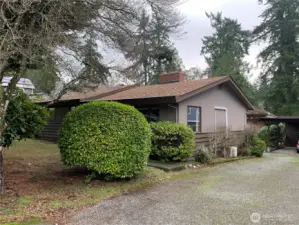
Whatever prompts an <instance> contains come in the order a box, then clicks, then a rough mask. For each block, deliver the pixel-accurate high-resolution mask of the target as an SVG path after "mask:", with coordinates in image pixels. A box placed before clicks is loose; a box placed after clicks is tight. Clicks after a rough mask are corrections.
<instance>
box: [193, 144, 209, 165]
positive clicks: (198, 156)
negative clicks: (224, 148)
mask: <svg viewBox="0 0 299 225" xmlns="http://www.w3.org/2000/svg"><path fill="white" fill-rule="evenodd" d="M194 158H195V161H196V162H199V163H201V164H205V163H208V162H210V161H211V160H212V159H213V153H212V151H210V150H209V149H208V148H207V147H205V146H201V147H199V148H198V149H196V150H195V152H194Z"/></svg>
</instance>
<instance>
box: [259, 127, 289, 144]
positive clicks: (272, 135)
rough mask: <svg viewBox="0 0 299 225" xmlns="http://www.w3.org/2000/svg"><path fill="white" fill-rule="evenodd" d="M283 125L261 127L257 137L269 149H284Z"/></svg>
mask: <svg viewBox="0 0 299 225" xmlns="http://www.w3.org/2000/svg"><path fill="white" fill-rule="evenodd" d="M285 129H286V128H285V124H283V123H280V124H278V125H271V126H270V127H267V126H265V127H263V128H262V129H261V130H260V132H259V134H258V137H259V138H260V139H262V140H263V141H265V142H266V144H267V145H268V146H269V147H272V148H274V149H279V148H283V147H284V142H285V139H286V132H285Z"/></svg>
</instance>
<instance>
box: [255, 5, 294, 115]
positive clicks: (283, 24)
mask: <svg viewBox="0 0 299 225" xmlns="http://www.w3.org/2000/svg"><path fill="white" fill-rule="evenodd" d="M260 2H261V3H262V4H264V7H265V10H264V12H263V13H262V15H261V18H262V20H263V21H262V23H261V24H260V25H259V26H257V27H256V28H255V30H254V32H253V34H254V36H255V39H256V40H257V41H265V43H266V44H267V46H266V47H265V48H264V49H263V50H262V51H261V53H260V55H259V58H260V60H261V62H262V63H263V66H264V69H263V73H262V75H261V87H260V89H262V90H263V96H264V106H265V108H266V109H267V110H269V111H270V112H271V113H274V114H277V115H288V116H291V115H298V113H299V107H298V103H299V101H298V99H299V91H298V90H299V89H298V80H299V71H298V65H299V57H298V55H299V39H298V37H299V22H298V21H299V1H298V0H284V1H281V0H266V1H262V0H260Z"/></svg>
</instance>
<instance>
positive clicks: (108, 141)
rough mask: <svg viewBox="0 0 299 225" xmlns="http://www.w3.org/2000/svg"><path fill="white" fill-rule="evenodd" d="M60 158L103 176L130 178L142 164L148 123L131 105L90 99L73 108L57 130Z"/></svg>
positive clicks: (148, 136)
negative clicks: (90, 100)
mask: <svg viewBox="0 0 299 225" xmlns="http://www.w3.org/2000/svg"><path fill="white" fill-rule="evenodd" d="M59 136H60V141H59V148H60V152H61V157H62V161H63V162H64V164H66V165H69V166H86V167H87V168H88V169H89V170H90V171H92V172H97V173H98V174H101V175H104V176H106V177H107V178H130V177H133V176H134V175H135V174H137V173H139V172H140V171H142V170H143V169H144V167H145V166H146V162H147V159H148V156H149V153H150V126H149V124H148V123H147V121H146V119H145V118H144V116H143V115H142V114H141V113H140V112H138V111H137V110H136V109H135V108H133V107H131V106H128V105H123V104H120V103H116V102H92V103H88V104H84V105H81V106H79V107H77V108H75V109H73V110H72V111H71V112H70V113H69V114H68V115H67V116H66V118H65V120H64V122H63V125H62V128H61V130H60V132H59Z"/></svg>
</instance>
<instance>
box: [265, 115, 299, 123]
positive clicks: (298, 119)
mask: <svg viewBox="0 0 299 225" xmlns="http://www.w3.org/2000/svg"><path fill="white" fill-rule="evenodd" d="M262 120H263V121H269V122H284V123H287V122H299V116H275V117H264V118H262Z"/></svg>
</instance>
